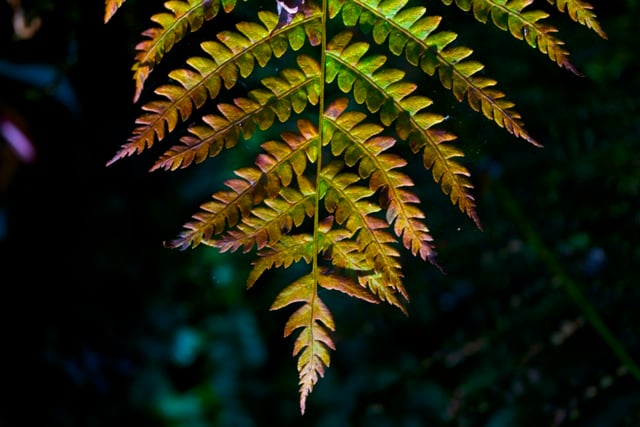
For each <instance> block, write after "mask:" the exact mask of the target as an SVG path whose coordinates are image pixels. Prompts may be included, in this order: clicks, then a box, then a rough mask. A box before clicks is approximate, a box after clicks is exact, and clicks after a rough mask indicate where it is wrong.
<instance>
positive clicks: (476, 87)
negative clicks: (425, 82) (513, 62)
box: [329, 0, 540, 146]
mask: <svg viewBox="0 0 640 427" xmlns="http://www.w3.org/2000/svg"><path fill="white" fill-rule="evenodd" d="M407 2H408V0H386V1H382V2H381V1H380V0H352V1H346V0H331V1H330V9H329V11H330V14H331V16H332V17H334V16H336V15H337V14H338V13H339V12H340V11H341V10H342V19H343V21H344V24H345V25H347V26H354V25H356V24H358V23H359V24H360V26H362V27H364V28H368V27H371V26H372V30H371V32H372V36H373V39H374V41H375V42H376V43H378V44H383V43H385V42H387V43H388V46H389V50H390V51H391V52H392V53H393V54H395V55H401V54H402V53H403V52H404V54H405V57H406V59H407V61H408V62H409V63H410V64H412V65H414V66H417V67H419V68H420V69H421V70H422V71H424V72H425V73H427V74H428V75H430V76H433V75H434V74H435V73H436V71H437V72H438V76H439V79H440V82H441V83H442V85H443V86H444V87H445V88H447V89H450V90H451V91H452V92H453V94H454V95H455V97H456V99H457V100H458V101H462V100H463V99H464V98H465V97H466V98H467V101H468V103H469V105H470V106H471V108H472V109H473V110H475V111H481V112H482V113H483V114H484V116H485V117H486V118H487V119H489V120H492V121H494V122H495V123H496V124H497V125H498V126H500V127H503V128H505V129H506V130H507V131H508V132H509V133H511V134H512V135H514V136H516V137H519V138H522V139H524V140H525V141H527V142H529V143H531V144H533V145H536V146H539V145H540V144H538V142H537V141H535V139H533V138H532V137H531V136H530V135H529V134H528V133H527V131H526V130H525V129H524V126H523V124H522V122H521V116H520V114H518V113H517V112H515V111H514V110H512V107H513V106H514V105H515V104H514V103H513V102H511V101H508V100H506V99H504V97H505V94H504V93H503V92H501V91H498V90H496V89H494V88H493V86H495V85H496V83H497V82H496V81H495V80H493V79H489V78H487V77H483V76H476V74H477V73H478V72H479V71H481V70H482V69H483V68H484V66H483V65H482V64H481V63H479V62H477V61H471V60H466V58H467V57H468V56H469V55H471V53H472V52H473V51H472V50H471V49H469V48H467V47H464V46H456V47H449V48H447V46H449V45H450V44H451V43H452V42H453V41H454V40H455V39H456V38H457V34H455V33H453V32H450V31H439V32H435V33H434V31H435V30H436V28H437V27H438V25H439V24H440V21H441V17H439V16H429V15H427V16H425V12H426V9H425V8H424V7H420V6H416V7H408V8H407V7H405V6H406V4H407Z"/></svg>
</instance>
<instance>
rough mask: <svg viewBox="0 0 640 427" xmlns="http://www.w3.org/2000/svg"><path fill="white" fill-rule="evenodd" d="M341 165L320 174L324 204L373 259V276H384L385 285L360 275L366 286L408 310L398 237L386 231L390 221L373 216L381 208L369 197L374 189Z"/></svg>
mask: <svg viewBox="0 0 640 427" xmlns="http://www.w3.org/2000/svg"><path fill="white" fill-rule="evenodd" d="M341 170H342V164H341V163H340V162H338V161H334V162H331V163H330V164H329V165H327V166H326V167H325V168H324V169H323V170H322V173H321V178H322V181H321V185H323V187H324V188H323V190H324V191H322V193H324V206H325V208H326V209H327V211H329V212H330V213H332V214H333V215H334V217H335V220H336V222H337V223H338V224H340V225H343V224H344V226H345V227H346V229H347V230H349V232H350V233H352V234H353V235H355V241H356V243H357V245H358V248H357V250H358V251H360V252H362V253H364V254H365V256H366V257H367V258H368V259H369V260H371V263H372V266H373V269H374V275H381V276H382V277H383V279H384V285H383V286H378V283H377V282H374V281H371V280H370V279H373V278H374V275H363V276H359V280H360V281H361V284H362V285H363V286H367V287H368V288H369V289H370V290H371V291H372V293H373V294H374V295H376V296H377V298H379V299H380V300H381V301H386V302H388V303H390V304H392V305H395V306H396V307H398V308H399V309H401V310H402V311H403V312H405V313H406V309H405V306H404V304H403V303H402V301H401V300H400V299H398V297H397V295H396V294H397V293H400V294H401V295H402V296H403V298H404V299H406V300H407V301H408V299H409V298H408V294H407V291H406V290H405V288H404V285H403V284H402V277H403V274H402V271H401V266H400V263H399V262H398V258H399V256H400V254H399V253H398V251H397V250H396V249H395V248H394V247H393V245H394V244H395V243H396V242H397V241H396V239H395V238H394V237H393V236H392V235H391V234H390V233H388V232H387V231H386V229H388V227H389V224H388V223H387V222H386V221H384V220H382V219H380V218H377V217H376V216H374V215H372V214H374V213H376V212H379V211H380V210H381V208H380V206H378V205H377V204H375V203H374V202H372V201H371V200H370V197H371V196H373V194H374V192H373V191H372V190H371V189H370V188H368V187H364V186H360V185H355V184H356V183H357V182H359V181H360V177H359V176H358V175H356V174H352V173H348V172H341Z"/></svg>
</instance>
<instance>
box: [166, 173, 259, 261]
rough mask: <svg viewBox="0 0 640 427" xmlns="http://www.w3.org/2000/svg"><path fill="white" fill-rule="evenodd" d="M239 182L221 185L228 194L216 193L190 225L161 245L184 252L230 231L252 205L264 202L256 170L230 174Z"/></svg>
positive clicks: (233, 180)
mask: <svg viewBox="0 0 640 427" xmlns="http://www.w3.org/2000/svg"><path fill="white" fill-rule="evenodd" d="M234 173H235V174H236V175H237V176H238V177H239V178H233V179H229V180H227V181H225V185H226V186H227V187H228V188H229V189H231V191H218V192H216V193H215V194H213V196H211V197H212V198H213V200H211V201H209V202H206V203H204V204H202V205H201V206H200V212H198V213H196V214H194V215H193V217H192V219H193V220H192V221H189V222H187V223H186V224H184V226H183V228H184V230H183V231H182V232H181V233H180V234H179V236H178V237H176V238H175V239H173V240H171V241H169V242H165V243H164V245H165V247H167V248H174V249H182V250H184V249H187V248H188V247H190V246H191V247H196V246H198V245H199V244H200V243H206V242H207V241H209V240H210V239H211V236H213V235H216V234H220V233H222V232H224V231H225V230H226V228H227V227H233V226H234V225H236V224H237V223H238V222H239V221H240V219H241V218H243V217H247V216H249V214H250V213H251V209H252V208H253V206H254V203H259V202H261V201H262V200H264V190H263V185H262V182H261V178H262V173H261V172H260V170H258V169H256V168H244V169H239V170H236V171H234Z"/></svg>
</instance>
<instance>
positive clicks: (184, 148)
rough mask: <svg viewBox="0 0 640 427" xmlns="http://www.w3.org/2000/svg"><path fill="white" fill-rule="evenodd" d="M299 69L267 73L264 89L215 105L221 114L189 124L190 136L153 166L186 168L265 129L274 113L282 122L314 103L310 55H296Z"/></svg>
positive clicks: (315, 74) (315, 68) (315, 69)
mask: <svg viewBox="0 0 640 427" xmlns="http://www.w3.org/2000/svg"><path fill="white" fill-rule="evenodd" d="M298 63H299V64H300V69H301V70H303V71H300V70H295V69H285V70H282V71H281V72H280V75H279V76H268V77H265V78H264V79H263V80H262V84H263V85H264V87H266V88H267V89H268V90H264V89H254V90H251V91H250V92H249V94H248V97H247V98H236V99H234V101H233V104H225V103H220V104H218V105H217V108H218V110H219V111H220V112H221V113H222V115H221V116H220V115H215V114H209V115H205V116H203V117H202V120H203V122H204V123H203V124H200V125H195V126H191V127H190V128H189V129H188V131H189V133H190V135H186V136H183V137H182V138H181V139H180V142H181V143H182V144H181V145H176V146H174V147H172V148H171V149H169V150H168V151H167V152H165V153H164V154H163V155H162V156H161V157H160V158H159V159H158V161H157V162H156V163H155V164H154V165H153V167H152V168H151V171H154V170H157V169H166V170H175V169H178V168H186V167H188V166H189V165H190V164H191V163H192V162H194V161H195V162H196V163H200V162H202V161H204V160H205V159H207V158H208V157H214V156H217V155H218V154H219V153H220V152H221V151H222V150H223V149H224V148H231V147H233V146H234V145H236V143H237V142H238V140H239V139H240V137H241V136H242V138H243V139H245V140H246V139H249V138H250V137H251V136H252V135H253V134H254V132H255V130H256V128H259V129H262V130H266V129H269V128H270V127H271V126H272V125H273V122H274V119H275V117H276V116H277V117H278V119H279V120H280V121H281V122H285V121H287V120H288V119H289V117H290V116H291V112H292V111H293V112H295V113H300V112H302V111H303V110H304V109H305V108H306V107H307V103H308V102H310V103H311V104H316V103H317V102H318V93H319V88H318V77H319V75H320V69H319V66H318V63H317V62H315V61H314V60H313V59H312V58H310V57H308V56H305V55H300V56H299V57H298Z"/></svg>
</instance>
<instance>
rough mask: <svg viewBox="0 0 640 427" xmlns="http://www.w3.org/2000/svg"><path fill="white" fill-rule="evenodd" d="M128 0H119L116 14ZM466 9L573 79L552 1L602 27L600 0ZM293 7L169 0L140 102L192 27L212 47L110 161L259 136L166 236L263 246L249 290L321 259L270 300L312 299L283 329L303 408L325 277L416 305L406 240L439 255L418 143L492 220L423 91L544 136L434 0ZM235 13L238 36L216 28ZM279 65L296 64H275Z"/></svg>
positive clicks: (445, 179) (142, 64)
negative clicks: (165, 144)
mask: <svg viewBox="0 0 640 427" xmlns="http://www.w3.org/2000/svg"><path fill="white" fill-rule="evenodd" d="M307 1H309V0H307ZM123 3H124V0H107V1H106V12H105V22H107V21H109V20H110V19H111V17H112V16H113V14H114V13H115V12H116V11H117V10H118V9H119V8H120V7H121V6H122V4H123ZM442 3H444V4H445V5H451V4H452V3H453V0H442ZM455 3H456V6H458V8H459V9H461V10H462V11H464V12H471V13H472V14H473V16H474V17H475V19H476V20H477V21H478V22H480V23H488V22H491V23H492V24H494V25H495V26H497V27H498V28H500V29H502V30H505V32H506V33H508V34H510V35H511V36H513V37H515V38H516V39H519V40H522V41H524V42H526V43H527V44H528V45H529V46H531V47H533V48H535V49H537V50H538V51H540V52H541V53H543V54H545V55H547V56H548V57H549V59H550V60H552V61H553V62H555V63H556V64H557V65H558V66H560V67H562V68H565V69H567V70H569V71H571V72H573V73H574V74H576V75H579V74H580V73H579V72H578V71H577V69H576V68H575V67H574V66H573V65H572V64H571V62H570V61H569V54H568V52H567V51H566V50H565V47H564V44H563V42H562V41H561V40H560V39H559V38H557V37H556V33H557V29H556V28H555V27H553V26H551V25H550V24H549V23H548V21H549V18H550V16H551V13H558V14H562V13H564V14H567V15H568V16H569V17H570V18H571V19H572V20H573V21H575V22H577V23H579V24H582V25H584V26H586V27H589V28H591V29H592V30H593V31H595V32H596V33H597V34H598V35H600V36H601V37H603V38H606V35H605V33H604V31H603V30H602V29H601V28H600V25H599V24H598V22H597V20H596V17H595V14H594V13H593V12H592V8H591V6H590V5H589V4H588V3H586V2H583V1H581V0H557V1H555V0H548V4H549V5H551V6H554V7H555V8H549V11H548V12H545V11H544V10H543V7H544V6H542V5H539V6H538V7H539V8H538V9H534V8H532V7H531V5H532V3H533V0H511V1H506V0H457V1H456V2H455ZM282 4H285V5H286V6H287V8H283V7H278V9H276V4H272V5H271V4H270V5H267V6H264V7H265V9H262V10H260V8H259V6H261V4H260V3H258V2H253V1H251V0H247V1H245V2H244V3H242V4H237V3H236V1H235V0H186V1H167V2H165V3H164V7H165V10H164V11H163V12H162V13H157V14H154V15H152V16H151V20H152V21H153V26H151V27H150V28H149V29H148V30H146V31H144V32H143V33H142V34H143V40H142V41H141V42H139V43H138V44H137V46H136V50H137V54H136V56H135V64H134V66H133V73H134V79H135V82H136V89H135V95H134V101H135V102H137V101H140V100H141V98H142V96H143V93H144V89H145V88H146V85H147V84H148V81H149V80H148V78H149V76H150V74H151V73H152V72H153V71H154V69H155V68H156V67H158V65H159V64H160V63H161V61H162V60H163V59H164V58H165V55H166V54H167V53H168V52H169V51H171V50H172V49H174V48H176V47H177V46H181V45H180V44H179V43H180V42H181V41H182V40H184V39H185V38H186V37H187V36H188V35H190V34H191V33H194V32H198V31H200V30H205V31H208V32H209V33H210V34H214V35H215V37H213V36H212V37H208V38H210V40H206V41H203V42H202V43H200V47H201V49H202V51H201V53H199V54H198V55H194V56H191V57H190V58H189V59H187V61H186V65H185V66H183V67H181V68H177V69H173V70H171V71H170V72H169V73H168V79H167V80H166V81H165V82H164V83H163V84H160V85H159V86H157V87H155V89H154V91H153V94H154V95H150V96H151V97H152V99H151V100H150V101H147V102H145V103H144V104H143V105H142V113H141V114H140V115H139V116H138V118H137V119H136V125H137V126H136V127H135V129H134V130H133V132H132V135H131V137H130V138H129V140H128V142H127V143H126V144H124V145H123V146H122V147H121V149H120V150H119V151H118V152H117V154H116V155H115V156H114V157H113V158H112V159H111V160H110V161H109V162H108V164H109V165H110V164H112V163H114V162H115V161H117V160H119V159H122V158H124V157H127V156H130V155H133V154H140V153H142V152H143V151H145V150H147V149H150V148H151V147H152V146H153V145H154V144H155V143H156V142H159V141H162V140H165V139H166V140H172V141H173V142H174V143H175V144H174V145H172V146H171V147H170V148H169V149H168V150H167V151H165V153H164V154H162V155H161V156H160V157H159V158H158V160H157V161H156V162H155V164H154V165H153V167H152V168H151V170H158V169H165V170H176V169H179V168H186V167H188V166H190V165H192V164H194V163H200V162H203V161H205V160H206V159H207V158H209V157H212V156H217V155H218V154H221V153H222V152H223V151H224V150H226V149H230V148H232V147H234V146H236V145H237V144H239V143H245V144H246V143H248V144H251V145H256V144H258V143H260V147H261V148H262V150H263V152H261V153H259V154H258V155H257V156H256V160H255V164H254V165H253V166H250V165H248V166H247V167H243V168H240V169H237V170H236V171H235V175H236V176H235V177H234V178H231V179H229V180H227V181H226V182H225V183H224V184H225V185H226V187H227V189H226V190H222V191H218V192H216V193H214V194H213V196H212V200H211V201H208V202H206V203H204V204H202V206H201V210H200V211H199V212H198V213H196V214H195V215H194V216H193V218H192V220H191V221H190V222H188V223H186V224H185V225H184V230H183V231H182V233H180V235H179V236H178V237H177V238H175V239H174V240H172V241H170V242H167V243H166V246H167V247H170V248H179V249H186V248H189V247H196V246H198V245H200V244H205V245H207V246H212V247H215V248H217V249H219V250H220V251H222V252H225V251H229V252H234V251H237V250H240V249H241V250H242V251H244V252H249V251H252V250H254V248H255V249H256V250H257V258H256V260H255V261H254V263H253V265H252V269H251V271H250V272H249V276H248V282H247V284H248V286H249V287H251V286H253V285H254V284H256V283H257V282H258V280H259V279H260V277H261V276H262V274H263V273H265V271H267V270H269V269H271V268H273V267H285V268H287V267H289V266H291V265H292V264H294V263H302V262H304V263H306V264H307V265H308V270H307V273H306V274H303V275H302V277H299V278H298V279H296V280H294V281H293V283H290V284H288V285H287V286H285V287H284V288H283V290H282V291H281V292H280V293H279V295H278V296H277V297H276V299H275V301H274V303H273V305H272V306H271V309H272V310H277V309H281V308H285V307H287V306H289V305H296V306H298V307H297V310H296V311H294V312H293V314H292V315H291V317H290V318H289V320H288V321H287V323H286V325H285V328H284V330H285V336H289V335H291V334H292V333H293V332H294V331H297V330H298V329H299V330H300V331H299V334H298V335H297V337H296V339H295V343H294V351H293V354H294V356H297V358H298V365H297V367H298V372H299V378H300V409H301V411H302V412H303V413H304V411H305V403H306V399H307V397H308V395H309V393H311V391H312V390H313V387H314V385H315V384H316V382H317V381H318V379H319V378H320V377H321V376H322V375H323V374H324V370H325V368H326V367H328V366H329V363H330V350H334V349H335V345H334V341H333V339H332V333H333V331H334V330H335V325H334V320H333V317H332V314H331V312H330V310H329V308H328V307H327V306H326V305H325V303H324V302H323V300H322V299H321V297H322V294H321V289H329V290H337V291H341V292H343V293H346V294H347V295H349V296H352V297H356V298H360V299H363V300H365V301H368V302H371V303H378V302H386V303H389V304H391V305H394V306H396V307H398V308H399V309H400V310H402V311H403V312H405V313H406V309H405V304H406V303H407V301H408V300H409V295H408V294H407V292H406V290H405V287H404V285H403V272H402V265H401V263H400V260H401V258H400V255H401V252H400V250H401V249H402V248H404V249H406V250H407V251H409V252H410V253H411V254H412V255H413V256H416V257H420V258H422V259H423V260H428V261H430V262H431V263H432V264H433V265H435V266H436V267H438V264H437V261H436V252H435V247H434V244H433V238H432V236H431V234H430V230H429V228H428V227H427V224H426V221H425V212H424V208H423V207H422V205H421V202H420V200H419V198H418V197H417V195H416V194H415V192H414V191H412V188H413V187H414V185H415V184H414V181H413V179H412V178H411V177H410V176H409V175H408V174H406V173H404V172H403V171H402V170H403V169H402V168H403V167H404V166H406V165H407V163H409V162H411V161H412V159H411V158H409V156H408V154H410V153H413V154H415V155H419V156H421V161H422V164H423V165H424V168H426V169H427V170H430V171H431V173H432V176H433V179H434V181H435V182H436V183H437V184H439V186H440V187H441V189H442V191H443V192H444V193H445V194H446V195H448V196H449V198H450V200H451V203H453V204H454V205H457V206H458V207H459V209H460V210H461V211H462V212H463V213H465V214H466V215H467V216H468V217H469V218H471V220H473V221H474V223H475V224H476V225H477V226H478V227H480V220H479V218H478V215H477V213H476V206H475V201H474V197H473V194H472V192H473V185H472V182H471V180H470V178H469V171H468V169H467V168H466V167H465V166H464V164H463V163H462V157H463V152H462V151H461V149H460V148H458V147H456V145H455V140H456V136H455V135H454V134H453V133H452V132H451V131H450V130H449V129H447V126H446V117H445V116H443V115H441V114H438V113H437V112H434V111H432V104H433V101H432V100H431V99H430V98H428V97H427V96H426V95H425V93H427V91H426V90H425V88H426V87H427V86H426V85H429V84H436V85H442V86H444V87H445V88H446V89H448V90H450V91H451V92H452V93H453V95H454V97H455V98H456V99H457V100H458V101H460V102H465V103H466V104H468V106H470V107H471V109H472V110H474V111H477V112H480V113H481V114H483V115H484V116H485V117H486V118H487V119H488V120H490V121H492V122H494V123H495V124H497V125H498V126H500V127H502V128H504V129H505V130H506V131H508V132H509V133H511V134H512V135H513V136H515V137H517V138H521V139H523V140H525V141H527V142H529V143H531V144H533V145H535V146H539V145H540V144H539V143H538V142H537V141H536V140H535V139H534V138H533V137H532V136H531V135H529V133H528V132H527V131H526V130H525V128H524V125H523V122H522V120H521V117H520V115H519V114H518V113H517V112H516V111H515V110H514V103H513V102H511V101H509V100H508V99H507V98H506V97H505V94H504V93H503V92H502V91H500V90H499V89H497V88H496V85H497V82H496V80H494V79H492V78H490V77H488V76H487V75H486V74H485V72H484V66H483V65H482V64H481V63H480V62H478V61H476V60H474V59H471V55H472V49H471V48H469V47H467V46H465V45H464V44H462V43H458V41H457V37H458V34H456V32H454V31H450V30H441V29H439V28H440V27H442V21H443V19H442V18H441V17H440V16H436V15H433V14H431V13H430V11H429V10H427V8H426V7H425V6H424V5H423V4H420V3H419V2H409V1H408V0H382V1H379V0H323V2H322V4H315V3H309V2H304V1H298V2H297V1H285V2H284V3H280V6H281V5H282ZM426 5H427V6H428V7H431V6H430V5H429V3H428V2H427V3H426ZM545 6H547V5H545ZM267 9H269V10H267ZM276 10H278V11H279V12H280V15H278V14H277V13H276ZM253 11H255V15H252V12H253ZM226 15H229V18H227V17H226ZM229 19H231V20H234V21H233V22H235V29H234V30H230V29H223V30H217V28H220V27H219V26H218V27H217V25H226V24H225V22H224V21H225V20H227V21H228V20H229ZM209 21H211V23H210V22H209ZM225 28H226V27H225ZM184 46H185V48H184V49H185V50H187V47H186V46H187V45H186V44H185V45H184ZM276 59H277V60H278V64H279V66H280V65H281V64H284V65H285V68H281V69H278V68H276V67H275V66H270V64H272V63H273V62H274V60H276ZM256 63H257V65H258V67H256ZM387 64H390V65H387ZM261 69H264V70H261ZM422 75H425V76H424V78H422ZM408 76H409V77H410V78H411V79H414V78H415V79H416V81H419V82H420V83H419V84H418V83H415V82H412V81H409V79H408V78H407V77H408ZM432 77H433V78H435V79H432ZM436 80H437V81H439V83H434V82H435V81H436ZM423 81H424V83H423ZM243 88H247V90H246V92H242V90H243ZM214 107H215V109H217V112H216V113H212V111H213V110H214ZM436 107H437V106H436ZM197 110H201V111H203V113H202V114H199V115H198V114H196V111H197ZM277 122H280V124H278V123H277ZM276 128H278V129H282V128H283V129H284V130H283V131H281V132H280V135H279V137H275V136H273V135H270V134H269V131H270V130H274V129H276ZM178 138H179V139H178ZM176 140H177V141H176ZM245 141H246V142H245ZM418 179H420V178H418ZM322 292H324V291H322Z"/></svg>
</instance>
